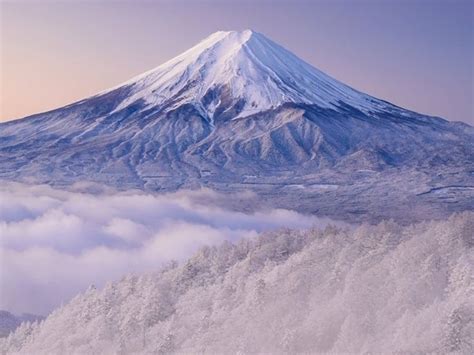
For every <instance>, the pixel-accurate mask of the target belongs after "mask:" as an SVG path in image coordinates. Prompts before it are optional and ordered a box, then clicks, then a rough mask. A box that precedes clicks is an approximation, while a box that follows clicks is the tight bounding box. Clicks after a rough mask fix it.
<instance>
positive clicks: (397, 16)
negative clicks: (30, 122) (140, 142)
mask: <svg viewBox="0 0 474 355" xmlns="http://www.w3.org/2000/svg"><path fill="white" fill-rule="evenodd" d="M0 2H1V4H0V10H1V13H0V16H1V18H0V20H1V24H0V35H1V47H0V53H1V55H0V60H1V62H0V68H1V71H0V75H1V77H0V83H1V86H0V90H1V91H0V99H1V101H0V108H1V110H0V111H1V112H0V120H10V119H14V118H20V117H24V116H27V115H30V114H33V113H38V112H42V111H46V110H50V109H53V108H56V107H60V106H62V105H65V104H68V103H71V102H73V101H77V100H79V99H81V98H84V97H87V96H89V95H93V94H95V93H97V92H99V91H101V90H104V89H106V88H108V87H111V86H115V85H117V84H119V83H121V82H123V81H126V80H128V79H129V78H131V77H132V76H134V75H137V74H139V73H141V72H144V71H146V70H149V69H151V68H153V67H156V66H157V65H159V64H161V63H163V62H164V61H166V60H168V59H170V58H172V57H174V56H175V55H177V54H179V53H180V52H182V51H184V50H186V49H187V48H189V47H191V46H192V45H194V44H196V42H198V41H199V40H201V39H202V38H204V37H206V36H208V35H209V34H211V33H212V32H215V31H217V30H231V29H235V30H242V29H246V28H251V29H254V30H256V31H258V32H262V33H264V34H265V35H266V36H268V37H270V38H271V39H273V40H274V41H276V42H278V43H280V44H281V45H283V46H284V47H286V48H288V49H289V50H291V51H293V52H294V53H295V54H296V55H298V56H299V57H301V58H303V59H304V60H306V61H307V62H309V63H311V64H312V65H314V66H315V67H317V68H319V69H321V70H323V71H324V72H326V73H327V74H329V75H331V76H333V77H335V78H336V79H339V80H340V81H343V82H344V83H346V84H348V85H350V86H352V87H354V88H356V89H358V90H361V91H364V92H366V93H368V94H371V95H373V96H375V97H378V98H382V99H385V100H388V101H390V102H392V103H394V104H397V105H399V106H402V107H405V108H409V109H412V110H415V111H418V112H421V113H426V114H431V115H435V116H441V117H444V118H447V119H450V120H462V121H465V122H468V123H470V124H471V125H474V104H473V82H474V78H473V66H474V64H473V61H474V58H473V52H474V44H473V43H474V38H473V37H474V36H473V32H474V24H473V23H474V20H473V17H474V14H473V12H474V5H473V4H474V1H471V0H443V1H439V0H391V1H389V0H344V1H342V0H339V1H337V0H333V1H329V0H327V1H323V0H321V1H317V0H316V1H309V0H306V1H304V0H292V1H290V0H287V1H283V0H276V1H269V0H260V1H259V0H253V1H249V0H213V1H212V0H207V1H199V0H194V1H192V0H187V1H185V0H174V1H164V0H163V1H120V2H117V1H112V0H102V1H84V0H83V1H74V0H63V1H39V0H37V1H34V0H31V1H21V0H17V1H4V0H0Z"/></svg>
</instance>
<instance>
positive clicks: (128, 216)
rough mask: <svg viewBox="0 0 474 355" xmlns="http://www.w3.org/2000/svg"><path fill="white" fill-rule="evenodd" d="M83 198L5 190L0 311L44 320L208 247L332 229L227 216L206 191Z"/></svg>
mask: <svg viewBox="0 0 474 355" xmlns="http://www.w3.org/2000/svg"><path fill="white" fill-rule="evenodd" d="M79 187H81V186H79ZM81 190H83V189H82V188H81V189H76V190H73V191H64V190H57V189H53V188H51V187H49V186H44V185H41V186H31V185H23V184H15V183H3V184H2V185H1V186H0V251H1V254H0V290H1V297H0V309H6V310H9V311H12V312H17V313H18V312H20V313H21V312H31V313H39V314H45V313H47V312H49V311H50V310H52V309H53V308H54V307H56V306H58V305H59V304H61V303H62V302H66V301H68V300H69V299H70V298H71V297H72V296H74V295H75V294H77V293H78V292H80V291H81V290H84V289H85V288H87V287H88V286H89V285H90V284H94V285H102V284H104V283H105V281H109V280H113V279H117V278H119V277H121V276H122V275H124V274H126V273H130V272H134V273H135V272H146V271H151V270H155V269H157V268H158V267H159V266H161V265H163V263H166V262H169V261H170V260H183V259H185V258H187V257H189V256H190V255H191V254H192V253H194V252H195V251H196V249H198V248H200V247H201V246H203V245H215V244H220V243H221V242H222V241H224V240H230V241H235V240H238V239H241V238H251V237H254V236H256V235H257V233H258V232H261V231H263V230H271V229H276V228H280V227H290V228H307V227H311V226H315V225H316V226H325V225H327V224H329V223H331V221H330V220H328V219H319V218H316V217H312V216H304V215H300V214H298V213H295V212H292V211H287V210H270V211H260V212H255V213H252V214H245V213H241V212H235V211H230V210H227V209H225V208H222V207H217V203H212V202H210V201H216V200H219V199H222V198H223V197H222V196H219V195H218V194H216V193H215V192H213V191H209V190H200V191H189V192H178V193H174V194H166V195H153V194H145V193H142V192H139V191H129V192H114V191H108V190H104V189H98V191H96V192H95V193H88V192H81ZM89 190H90V187H89ZM234 197H235V196H234ZM239 198H243V199H245V196H239ZM332 223H333V222H332Z"/></svg>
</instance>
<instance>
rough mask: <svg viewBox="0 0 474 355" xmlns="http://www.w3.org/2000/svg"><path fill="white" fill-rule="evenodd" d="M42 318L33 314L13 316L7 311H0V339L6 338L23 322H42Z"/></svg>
mask: <svg viewBox="0 0 474 355" xmlns="http://www.w3.org/2000/svg"><path fill="white" fill-rule="evenodd" d="M43 319H44V317H42V316H38V315H34V314H22V315H19V316H18V315H15V314H12V313H10V312H7V311H1V310H0V338H3V337H6V336H7V335H8V334H10V333H11V332H13V331H14V330H15V329H16V328H18V327H19V326H20V324H21V323H23V322H35V321H40V320H43Z"/></svg>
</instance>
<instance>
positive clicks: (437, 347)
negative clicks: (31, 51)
mask: <svg viewBox="0 0 474 355" xmlns="http://www.w3.org/2000/svg"><path fill="white" fill-rule="evenodd" d="M473 235H474V213H472V212H466V213H463V214H459V215H454V216H452V217H450V218H449V219H447V220H445V221H434V222H423V223H419V224H416V225H412V226H405V227H403V226H400V225H397V224H396V223H393V222H383V223H380V224H379V225H377V226H365V225H362V226H360V227H357V228H352V229H345V230H341V229H337V228H326V229H324V230H320V229H308V230H293V231H292V230H282V231H277V232H274V233H264V234H262V235H260V236H259V237H258V238H251V239H242V240H240V241H239V242H237V243H232V244H231V243H224V244H223V245H222V246H220V247H209V248H203V249H202V250H201V251H199V252H198V253H197V254H196V255H194V256H193V257H192V258H190V259H189V260H187V261H186V262H185V263H184V264H183V265H181V266H176V265H173V266H169V267H168V268H166V269H163V270H161V271H160V272H157V273H155V274H148V275H141V276H140V275H139V276H129V277H126V278H124V279H122V280H121V281H119V282H115V283H109V284H107V286H105V287H104V288H102V289H94V288H90V289H89V290H88V291H87V292H85V293H83V294H82V295H79V296H77V297H75V298H74V299H73V300H72V301H71V302H70V303H69V304H67V305H66V306H64V307H62V308H60V309H58V310H57V311H55V312H53V313H52V314H51V315H50V316H49V317H48V318H47V319H46V320H45V321H44V322H43V323H41V324H40V325H36V324H33V325H22V326H21V327H20V328H19V329H18V330H17V331H16V332H15V333H14V334H13V335H11V336H10V337H9V338H6V339H5V340H3V341H2V340H1V339H0V353H1V352H5V353H16V352H17V351H19V352H20V353H22V354H31V353H34V354H48V355H51V354H65V353H66V354H115V353H117V354H118V353H120V354H122V353H123V354H132V353H133V354H138V353H143V354H158V353H159V354H161V353H165V354H168V353H186V354H188V353H189V354H201V353H210V354H234V353H239V354H261V353H265V354H280V353H287V354H298V353H335V354H367V353H369V354H388V353H394V354H395V353H396V354H399V353H401V354H406V353H409V354H412V353H413V354H448V353H453V354H473V353H474V345H473V339H474V304H473V300H474V288H473V282H472V275H473V260H474V253H473V250H474V239H473V238H474V237H473Z"/></svg>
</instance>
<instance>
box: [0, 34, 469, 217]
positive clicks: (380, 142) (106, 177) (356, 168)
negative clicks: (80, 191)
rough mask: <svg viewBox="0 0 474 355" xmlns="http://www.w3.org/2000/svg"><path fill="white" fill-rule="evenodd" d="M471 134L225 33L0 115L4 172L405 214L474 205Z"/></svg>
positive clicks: (258, 39)
mask: <svg viewBox="0 0 474 355" xmlns="http://www.w3.org/2000/svg"><path fill="white" fill-rule="evenodd" d="M348 65H350V63H348ZM473 142H474V128H473V127H471V126H469V125H466V124H463V123H459V122H458V123H453V122H448V121H446V120H443V119H441V118H437V117H430V116H426V115H422V114H418V113H415V112H412V111H408V110H405V109H403V108H400V107H397V106H395V105H393V104H391V103H388V102H386V101H383V100H380V99H376V98H374V97H371V96H369V95H367V94H364V93H361V92H359V91H357V90H354V89H352V88H350V87H348V86H347V85H344V84H342V83H340V82H339V81H337V80H335V79H333V78H331V77H329V76H328V75H326V74H324V73H322V72H321V71H319V70H317V69H316V68H313V67H312V66H310V65H309V64H307V63H305V62H304V61H303V60H301V59H299V58H298V57H296V56H295V55H294V54H292V53H291V52H289V51H288V50H286V49H284V48H282V47H281V46H279V45H278V44H276V43H274V42H273V41H271V40H269V39H268V38H266V37H265V36H264V35H262V34H260V33H256V32H253V31H250V30H246V31H241V32H235V31H229V32H216V33H214V34H212V35H211V36H209V37H208V38H206V39H205V40H204V41H202V42H200V43H199V44H197V45H196V46H195V47H193V48H191V49H190V50H188V51H186V52H184V53H183V54H181V55H179V56H177V57H176V58H174V59H172V60H170V61H168V62H166V63H164V64H162V65H160V66H158V67H157V68H155V69H153V70H151V71H149V72H146V73H144V74H142V75H140V76H138V77H136V78H133V79H131V80H130V81H128V82H126V83H124V84H122V85H119V86H118V87H115V88H112V89H110V90H107V91H104V92H102V93H99V94H97V95H95V96H93V97H90V98H87V99H84V100H82V101H79V102H76V103H73V104H71V105H68V106H65V107H62V108H59V109H56V110H53V111H50V112H46V113H41V114H37V115H33V116H30V117H27V118H24V119H21V120H16V121H11V122H6V123H2V124H1V125H0V167H1V169H0V178H2V179H5V180H16V181H23V182H31V183H48V184H52V185H55V186H65V187H67V186H70V185H72V184H74V183H77V182H83V181H92V182H96V183H101V184H107V185H111V186H114V187H116V188H119V189H128V188H139V189H145V190H152V191H159V192H165V191H174V190H177V189H181V188H190V189H194V188H199V187H209V188H212V189H215V190H217V191H221V192H226V191H232V192H236V191H237V192H238V191H249V190H250V191H252V192H253V193H254V194H255V196H256V198H255V204H253V205H251V206H247V205H242V204H240V203H239V201H229V204H232V207H233V208H236V209H241V210H248V209H251V208H258V207H282V208H291V209H296V210H298V211H300V212H305V213H317V214H321V215H327V216H331V217H337V218H344V219H348V220H359V219H361V218H362V219H373V220H378V219H381V218H388V217H390V218H397V219H399V220H405V221H410V220H413V219H419V218H433V217H434V218H438V217H444V216H446V215H447V214H450V213H452V212H454V211H461V210H466V209H474V202H473V201H474V176H473V173H474V145H473ZM407 207H408V208H407Z"/></svg>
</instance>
